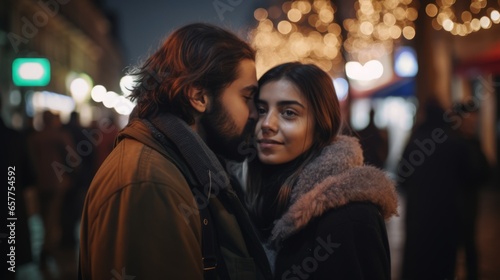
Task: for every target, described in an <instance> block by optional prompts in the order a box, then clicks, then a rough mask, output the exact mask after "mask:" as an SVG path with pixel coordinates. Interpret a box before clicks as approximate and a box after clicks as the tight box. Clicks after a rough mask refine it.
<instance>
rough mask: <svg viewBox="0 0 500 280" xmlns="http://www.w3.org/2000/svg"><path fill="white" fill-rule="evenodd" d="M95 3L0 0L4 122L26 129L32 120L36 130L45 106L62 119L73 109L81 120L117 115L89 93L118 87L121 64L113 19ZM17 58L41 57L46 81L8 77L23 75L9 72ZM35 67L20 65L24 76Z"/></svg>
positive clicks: (33, 73) (0, 84)
mask: <svg viewBox="0 0 500 280" xmlns="http://www.w3.org/2000/svg"><path fill="white" fill-rule="evenodd" d="M99 3H100V2H99V1H90V0H82V1H80V0H79V1H72V0H48V1H35V0H20V1H13V0H7V1H2V3H1V4H0V5H1V7H0V18H1V22H0V69H1V70H0V92H1V98H2V104H3V107H2V117H3V119H4V120H5V122H6V124H7V125H8V126H10V127H13V128H16V129H25V128H27V127H29V126H31V122H32V120H34V126H35V129H37V126H38V125H39V123H40V121H39V120H40V114H41V112H42V111H44V110H51V111H52V112H54V113H56V114H58V115H59V116H60V117H61V119H62V121H63V122H66V121H67V120H68V119H69V115H70V113H71V112H72V111H77V112H78V113H80V118H81V122H82V124H83V125H89V124H90V123H91V122H92V121H94V120H96V119H99V118H101V117H103V116H105V115H108V114H116V113H115V112H114V111H109V110H104V108H103V106H101V105H99V104H98V103H96V102H94V101H92V99H91V98H90V95H91V90H92V88H93V87H94V86H95V85H102V86H104V87H105V88H107V89H108V90H110V91H117V92H120V88H119V80H120V78H121V75H122V70H123V68H124V65H123V60H122V51H121V47H120V46H119V40H118V38H117V36H116V34H117V32H116V23H115V22H114V19H113V17H112V16H110V15H109V14H106V12H105V11H104V10H103V9H102V8H101V7H100V6H99ZM19 58H43V59H46V60H47V61H48V65H47V67H48V68H47V69H46V70H45V71H50V73H49V74H48V75H49V79H50V80H49V82H48V83H46V84H40V85H35V86H30V85H24V84H18V83H15V82H13V76H16V75H21V76H22V75H23V74H19V73H13V71H16V70H13V66H12V65H13V62H14V61H15V60H16V59H19ZM25 66H26V67H28V66H29V64H26V65H25ZM31 66H32V67H33V65H31ZM34 66H35V68H31V69H30V68H29V67H28V68H26V67H25V69H24V71H25V74H24V75H25V76H26V75H28V76H31V78H33V77H34V76H36V71H37V69H38V68H36V65H34ZM38 70H40V71H41V69H38ZM26 73H27V74H26ZM13 74H14V75H13ZM28 78H30V77H28Z"/></svg>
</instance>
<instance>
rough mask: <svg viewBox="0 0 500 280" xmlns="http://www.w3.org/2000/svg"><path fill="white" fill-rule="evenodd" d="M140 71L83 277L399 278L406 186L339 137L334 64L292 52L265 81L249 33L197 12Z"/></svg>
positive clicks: (94, 201) (90, 203)
mask: <svg viewBox="0 0 500 280" xmlns="http://www.w3.org/2000/svg"><path fill="white" fill-rule="evenodd" d="M134 74H135V77H136V81H137V85H136V86H135V88H134V89H133V92H132V95H131V96H132V99H133V100H135V101H136V102H137V106H136V108H135V110H134V113H133V116H131V118H130V122H129V124H128V125H127V126H126V127H125V128H124V129H123V130H122V131H121V133H120V134H119V136H118V138H117V140H116V146H115V148H114V150H113V151H112V152H111V154H110V155H109V156H108V158H107V159H106V161H105V162H104V163H103V164H102V166H101V167H100V169H99V171H98V172H97V174H96V176H95V177H94V179H93V181H92V184H91V186H90V188H89V192H88V194H87V197H86V201H85V207H84V211H83V216H82V225H81V241H80V272H79V277H80V278H81V279H110V278H112V277H113V275H115V274H118V275H121V277H122V278H123V279H132V277H133V279H390V278H391V276H390V254H389V245H388V240H387V233H386V229H385V224H384V219H387V218H389V217H390V216H392V215H393V214H395V212H396V207H397V199H396V193H395V190H394V186H393V183H392V182H391V180H390V179H389V178H388V177H387V176H386V175H385V174H384V173H383V172H382V171H380V170H378V169H376V168H374V167H370V166H364V165H363V157H362V150H361V148H360V145H359V144H358V142H357V141H356V140H355V139H354V138H351V137H348V136H343V135H340V130H341V124H342V121H341V120H342V118H341V114H340V106H339V101H338V100H337V97H336V94H335V89H334V87H333V84H332V79H331V77H330V76H329V75H328V74H327V73H325V72H324V71H322V70H321V69H320V68H318V67H317V66H314V65H311V64H302V63H299V62H291V63H285V64H282V65H278V66H276V67H274V68H272V69H270V70H269V71H268V72H266V73H265V74H264V75H263V76H262V77H261V78H260V79H259V80H258V81H257V77H256V72H255V52H254V50H253V49H252V48H251V47H250V46H249V45H248V44H247V43H246V42H244V41H242V40H241V39H239V38H238V37H237V36H235V35H234V34H232V33H230V32H228V31H226V30H224V29H221V28H219V27H216V26H212V25H207V24H191V25H187V26H184V27H181V28H180V29H178V30H176V31H175V32H173V33H172V34H171V35H170V36H169V37H168V38H167V39H166V41H165V42H164V44H163V45H162V46H161V47H160V49H159V50H158V51H156V53H154V54H153V55H152V56H151V57H149V58H148V59H147V60H146V61H145V63H144V64H143V65H142V66H141V67H140V68H139V69H138V70H137V71H136V72H135V73H134ZM241 162H244V163H243V164H240V163H241ZM235 166H236V167H237V168H235ZM127 277H129V278H127Z"/></svg>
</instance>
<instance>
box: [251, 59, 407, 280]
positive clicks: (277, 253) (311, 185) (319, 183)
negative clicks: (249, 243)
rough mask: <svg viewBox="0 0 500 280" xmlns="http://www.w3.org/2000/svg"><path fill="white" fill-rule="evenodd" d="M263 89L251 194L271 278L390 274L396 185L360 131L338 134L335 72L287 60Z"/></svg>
mask: <svg viewBox="0 0 500 280" xmlns="http://www.w3.org/2000/svg"><path fill="white" fill-rule="evenodd" d="M259 89H260V91H259V94H258V95H257V96H256V102H257V103H256V106H257V111H258V113H259V120H258V122H257V126H256V129H255V138H256V146H257V152H258V158H256V159H254V160H253V161H250V162H249V167H248V168H249V170H248V177H247V198H246V199H247V203H248V206H249V209H250V215H251V216H252V218H253V220H254V222H255V224H256V226H257V228H258V230H259V231H260V233H261V234H262V237H263V239H264V240H265V241H266V242H265V243H266V247H267V248H268V249H269V250H268V257H269V259H270V262H271V265H272V266H273V268H274V271H275V278H276V279H332V278H334V279H390V278H391V276H390V256H389V245H388V241H387V234H386V229H385V224H384V218H386V219H387V218H389V217H390V216H392V215H393V214H395V213H396V207H397V199H396V193H395V190H394V186H393V183H392V182H391V180H390V179H389V178H388V177H387V176H386V175H385V174H384V173H383V172H382V171H380V170H378V169H376V168H374V167H370V166H363V156H362V150H361V148H360V145H359V144H358V142H357V140H355V139H354V138H351V137H347V136H340V135H338V133H339V131H340V127H341V115H340V108H339V102H338V100H337V97H336V94H335V89H334V87H333V84H332V79H331V77H330V76H329V75H328V74H327V73H325V72H324V71H322V70H321V69H319V68H318V67H316V66H314V65H309V64H301V63H297V62H296V63H286V64H282V65H279V66H277V67H275V68H273V69H271V70H269V71H268V72H267V73H265V74H264V75H263V76H262V78H261V79H260V80H259Z"/></svg>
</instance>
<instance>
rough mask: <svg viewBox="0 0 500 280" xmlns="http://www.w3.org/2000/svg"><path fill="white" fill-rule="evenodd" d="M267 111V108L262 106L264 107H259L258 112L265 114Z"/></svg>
mask: <svg viewBox="0 0 500 280" xmlns="http://www.w3.org/2000/svg"><path fill="white" fill-rule="evenodd" d="M266 112H267V111H266V109H265V108H262V107H260V108H257V113H258V114H259V115H263V114H265V113H266Z"/></svg>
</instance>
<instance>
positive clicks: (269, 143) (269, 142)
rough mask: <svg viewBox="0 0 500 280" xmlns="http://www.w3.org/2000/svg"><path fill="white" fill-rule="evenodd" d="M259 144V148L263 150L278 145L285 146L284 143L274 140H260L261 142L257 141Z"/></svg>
mask: <svg viewBox="0 0 500 280" xmlns="http://www.w3.org/2000/svg"><path fill="white" fill-rule="evenodd" d="M257 143H258V144H259V146H260V147H261V148H271V147H275V146H277V145H283V143H282V142H279V141H276V140H273V139H259V140H257Z"/></svg>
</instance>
